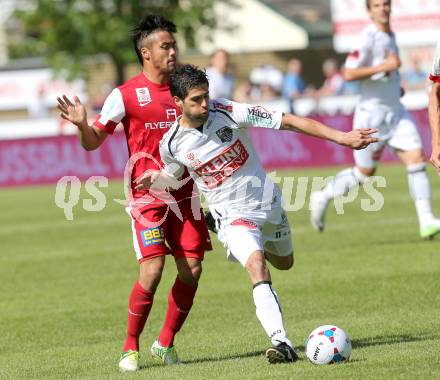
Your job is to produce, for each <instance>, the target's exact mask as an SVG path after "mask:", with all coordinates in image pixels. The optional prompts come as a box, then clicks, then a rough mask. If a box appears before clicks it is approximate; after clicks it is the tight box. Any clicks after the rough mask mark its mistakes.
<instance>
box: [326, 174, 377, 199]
mask: <svg viewBox="0 0 440 380" xmlns="http://www.w3.org/2000/svg"><path fill="white" fill-rule="evenodd" d="M367 178H368V177H367V176H366V175H364V174H362V173H361V172H360V171H359V169H358V168H357V167H353V168H348V169H344V170H342V171H340V172H339V173H338V174H336V175H335V177H334V178H333V179H332V180H331V181H330V182H329V183H328V184H327V185H326V187H325V188H324V189H323V190H322V193H323V195H324V197H325V199H326V200H327V201H329V200H330V199H333V198H337V197H340V196H341V195H344V194H346V193H347V192H348V191H349V190H350V189H351V188H353V187H356V186H358V185H359V184H360V183H364V182H365V181H366V180H367Z"/></svg>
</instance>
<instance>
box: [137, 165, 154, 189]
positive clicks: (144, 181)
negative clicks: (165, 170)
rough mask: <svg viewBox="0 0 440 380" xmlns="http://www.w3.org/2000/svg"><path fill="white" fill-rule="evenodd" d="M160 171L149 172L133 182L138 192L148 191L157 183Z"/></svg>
mask: <svg viewBox="0 0 440 380" xmlns="http://www.w3.org/2000/svg"><path fill="white" fill-rule="evenodd" d="M159 174H160V170H147V171H146V172H145V173H144V174H142V175H140V176H139V177H137V178H136V179H135V180H134V181H133V182H134V183H135V184H136V186H135V189H136V190H147V189H150V188H151V186H152V185H153V184H154V183H155V182H156V180H157V178H158V177H159Z"/></svg>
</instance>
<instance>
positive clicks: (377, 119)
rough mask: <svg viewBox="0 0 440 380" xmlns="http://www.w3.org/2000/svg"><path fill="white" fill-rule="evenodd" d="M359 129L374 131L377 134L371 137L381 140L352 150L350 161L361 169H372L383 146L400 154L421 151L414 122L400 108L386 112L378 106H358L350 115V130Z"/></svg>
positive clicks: (405, 111) (408, 114)
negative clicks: (373, 129)
mask: <svg viewBox="0 0 440 380" xmlns="http://www.w3.org/2000/svg"><path fill="white" fill-rule="evenodd" d="M359 128H377V129H379V132H378V133H377V134H376V135H375V136H376V137H379V138H380V139H381V141H379V142H377V143H374V144H370V145H369V146H368V147H366V148H365V149H362V150H355V151H354V161H355V163H356V165H357V166H360V167H362V168H368V169H372V168H375V167H376V166H377V162H378V161H379V160H380V155H381V153H382V151H383V149H384V148H385V146H386V145H387V146H389V147H391V148H392V149H394V150H402V151H410V150H417V149H422V148H423V145H422V140H421V138H420V134H419V131H418V130H417V126H416V124H415V122H414V119H413V118H412V116H411V114H410V113H409V112H408V111H407V110H405V108H404V107H403V106H401V107H397V108H396V109H394V110H390V109H388V108H385V107H382V106H380V105H376V106H375V107H372V106H369V107H364V106H363V105H359V106H358V107H357V109H356V112H355V114H354V119H353V129H359Z"/></svg>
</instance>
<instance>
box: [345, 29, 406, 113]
mask: <svg viewBox="0 0 440 380" xmlns="http://www.w3.org/2000/svg"><path fill="white" fill-rule="evenodd" d="M389 53H394V54H396V55H397V56H398V55H399V49H398V47H397V44H396V37H395V35H394V33H391V34H388V33H385V32H382V31H381V30H379V29H378V28H377V27H376V25H374V24H371V25H369V26H367V27H366V28H365V29H364V30H363V31H362V32H361V34H360V36H359V40H358V42H357V45H356V46H355V47H354V49H353V50H352V51H351V52H350V54H348V56H347V59H346V61H345V67H346V68H348V69H357V68H360V67H368V66H377V65H380V64H381V63H383V62H384V61H385V59H386V57H387V56H388V54H389ZM360 84H361V103H362V104H366V103H371V104H375V103H379V104H383V105H388V106H391V107H394V106H396V105H398V104H399V102H400V74H399V71H398V70H395V71H393V72H391V73H390V74H385V73H379V74H376V75H373V76H372V77H370V78H367V79H364V80H362V81H361V82H360Z"/></svg>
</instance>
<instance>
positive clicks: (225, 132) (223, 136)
mask: <svg viewBox="0 0 440 380" xmlns="http://www.w3.org/2000/svg"><path fill="white" fill-rule="evenodd" d="M215 133H216V135H217V136H218V137H219V139H220V140H221V142H223V143H224V142H231V141H232V136H233V133H232V128H229V127H223V128H220V129H219V130H218V131H216V132H215Z"/></svg>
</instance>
